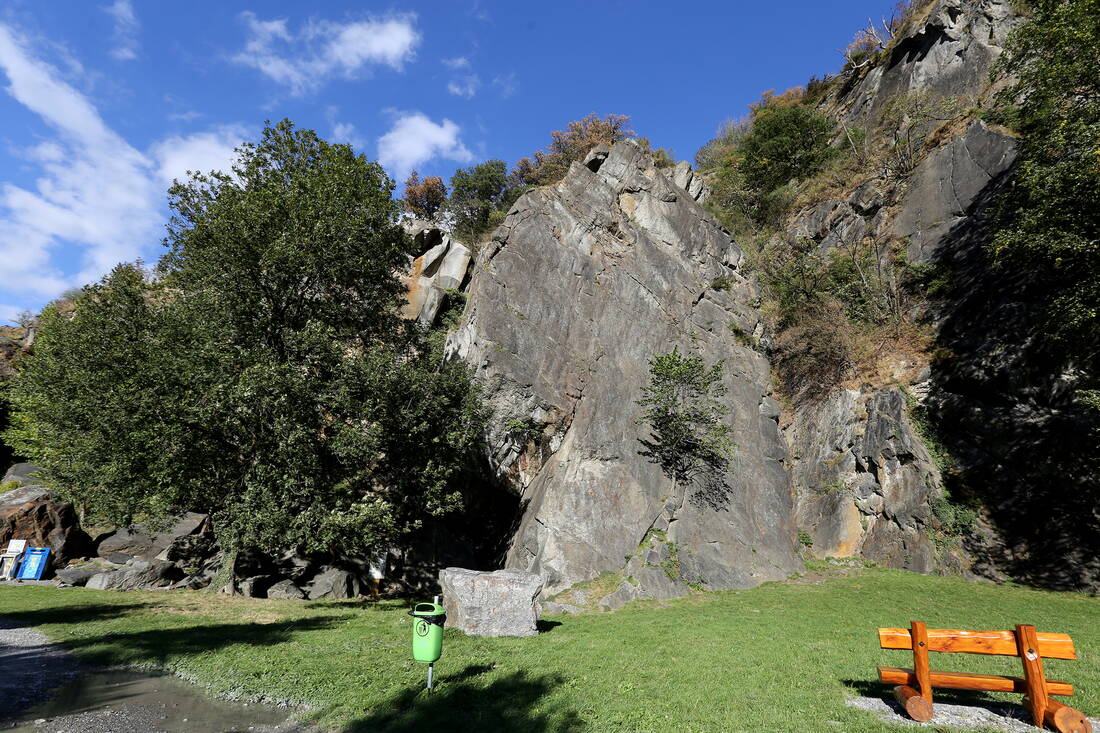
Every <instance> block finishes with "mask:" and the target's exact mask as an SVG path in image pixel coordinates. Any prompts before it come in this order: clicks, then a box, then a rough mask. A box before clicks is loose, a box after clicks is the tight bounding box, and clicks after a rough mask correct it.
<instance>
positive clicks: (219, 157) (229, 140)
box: [149, 125, 247, 186]
mask: <svg viewBox="0 0 1100 733" xmlns="http://www.w3.org/2000/svg"><path fill="white" fill-rule="evenodd" d="M246 137H247V131H246V130H245V128H244V127H243V126H241V125H222V126H220V127H216V128H214V129H213V130H209V131H206V132H196V133H194V134H191V135H186V136H180V135H175V136H173V137H169V138H165V139H164V140H161V141H160V142H158V143H155V144H154V145H153V147H152V148H151V149H150V151H149V152H150V153H151V154H152V156H153V158H154V159H155V160H156V162H157V175H158V177H159V179H160V181H161V183H162V184H163V185H165V186H168V185H171V183H172V181H173V180H175V179H179V180H181V181H184V180H186V179H187V172H188V171H196V172H199V173H209V172H210V171H222V172H224V173H229V172H230V170H231V167H232V164H233V162H234V161H235V160H236V157H237V156H236V153H235V152H234V150H235V148H237V147H238V146H239V145H240V144H241V142H243V141H244V139H245V138H246Z"/></svg>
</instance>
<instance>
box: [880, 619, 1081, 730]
mask: <svg viewBox="0 0 1100 733" xmlns="http://www.w3.org/2000/svg"><path fill="white" fill-rule="evenodd" d="M878 638H879V645H880V646H881V647H882V648H883V649H908V650H912V652H913V668H912V669H901V668H898V667H879V668H878V678H879V680H880V681H881V682H883V683H884V684H888V685H896V687H894V697H895V698H896V699H897V701H898V703H900V704H901V706H902V707H903V708H905V711H906V712H907V713H908V714H909V716H910V717H911V718H913V720H918V721H921V722H924V721H928V720H931V719H932V688H933V687H946V688H951V689H954V690H988V691H991V692H1020V693H1023V694H1024V695H1025V697H1024V704H1025V705H1026V706H1027V707H1028V709H1029V710H1030V711H1031V718H1032V720H1033V721H1034V723H1035V725H1036V726H1037V727H1039V728H1042V727H1043V726H1044V724H1046V725H1049V726H1050V727H1051V728H1054V729H1055V730H1057V731H1060V732H1061V733H1092V724H1091V723H1090V722H1089V720H1088V718H1086V717H1085V716H1084V714H1083V713H1081V712H1080V711H1078V710H1074V709H1073V708H1071V707H1069V706H1068V705H1063V704H1062V703H1060V702H1058V701H1057V700H1054V699H1052V698H1051V697H1050V696H1051V695H1072V694H1073V685H1071V684H1069V683H1068V682H1058V681H1056V680H1048V679H1047V678H1046V675H1044V674H1043V658H1046V659H1076V658H1077V652H1076V650H1075V649H1074V648H1073V639H1071V638H1069V635H1067V634H1050V633H1045V632H1044V633H1042V634H1040V633H1038V632H1036V631H1035V627H1034V626H1027V625H1019V626H1017V627H1016V630H1015V631H961V630H958V629H927V628H925V625H924V624H923V623H922V622H920V621H913V622H911V625H910V627H909V628H908V629H879V630H878ZM928 652H967V653H969V654H999V655H1004V656H1010V657H1019V658H1020V661H1021V662H1022V663H1023V666H1024V676H1023V677H1003V676H1001V675H992V674H969V673H965V672H933V671H932V669H931V667H930V666H929V663H928Z"/></svg>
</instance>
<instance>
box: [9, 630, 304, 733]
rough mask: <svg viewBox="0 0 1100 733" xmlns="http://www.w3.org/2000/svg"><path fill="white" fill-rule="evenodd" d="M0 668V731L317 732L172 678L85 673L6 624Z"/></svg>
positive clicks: (38, 636)
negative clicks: (214, 697) (204, 691)
mask: <svg viewBox="0 0 1100 733" xmlns="http://www.w3.org/2000/svg"><path fill="white" fill-rule="evenodd" d="M0 670H2V674H0V730H6V731H12V732H13V733H14V732H15V731H20V732H22V731H27V732H28V733H45V732H47V731H48V732H49V733H116V732H117V733H162V732H174V731H198V730H202V731H222V732H225V731H251V732H252V733H316V732H315V730H314V729H312V728H309V727H306V726H303V725H301V724H300V723H296V722H294V721H290V720H287V718H289V717H290V713H291V711H290V710H284V711H280V710H277V709H274V708H270V707H265V706H249V705H246V704H243V703H231V702H227V701H223V700H214V699H210V698H209V697H207V696H205V695H204V694H203V693H202V691H201V690H200V689H199V688H198V687H195V686H194V685H191V684H188V683H186V682H182V681H180V680H177V679H175V678H173V677H168V676H158V675H155V674H144V673H137V672H126V671H103V670H87V669H81V668H80V666H79V665H78V663H77V661H76V659H75V658H74V657H73V656H72V655H71V654H69V653H68V652H67V651H65V650H64V649H62V648H61V647H60V646H58V645H57V644H54V643H52V642H50V641H49V640H48V639H47V638H46V637H45V635H43V634H42V633H41V632H39V631H36V630H35V629H31V628H27V627H22V626H18V625H16V624H13V623H11V622H9V621H6V620H4V619H2V618H0ZM196 726H198V727H196Z"/></svg>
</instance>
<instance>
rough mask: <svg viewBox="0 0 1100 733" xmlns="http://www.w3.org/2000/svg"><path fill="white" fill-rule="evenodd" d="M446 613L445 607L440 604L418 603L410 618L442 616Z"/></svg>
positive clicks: (410, 613) (410, 612)
mask: <svg viewBox="0 0 1100 733" xmlns="http://www.w3.org/2000/svg"><path fill="white" fill-rule="evenodd" d="M444 613H445V611H444V609H443V606H441V605H439V604H438V603H417V604H416V606H414V607H413V610H411V611H409V615H410V616H441V615H443V614H444Z"/></svg>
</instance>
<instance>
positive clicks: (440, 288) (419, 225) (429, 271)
mask: <svg viewBox="0 0 1100 733" xmlns="http://www.w3.org/2000/svg"><path fill="white" fill-rule="evenodd" d="M410 232H411V233H412V234H413V241H414V242H415V243H416V244H417V246H418V248H419V249H420V251H422V252H423V254H421V255H420V256H419V257H417V258H416V259H414V260H413V261H412V262H411V263H410V265H409V272H408V274H407V275H405V276H404V278H403V279H404V282H405V288H406V293H405V298H406V301H407V302H406V304H405V306H404V308H403V309H402V315H403V316H404V317H405V318H408V319H410V320H416V321H418V322H419V323H420V324H421V325H423V326H431V325H432V324H433V323H435V319H436V316H437V315H438V314H439V309H440V307H441V306H442V305H443V299H444V298H445V297H446V291H447V290H451V289H456V288H458V287H459V286H460V285H462V282H463V281H464V280H465V279H466V270H467V269H468V268H469V266H470V257H471V254H470V250H469V249H467V248H466V247H465V245H462V244H460V243H459V242H456V241H455V240H453V239H451V237H450V235H449V234H447V233H446V232H444V231H442V230H441V229H439V228H437V227H435V226H434V225H431V224H426V223H424V222H416V223H414V224H413V225H412V226H411V228H410Z"/></svg>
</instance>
